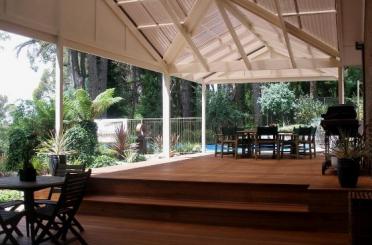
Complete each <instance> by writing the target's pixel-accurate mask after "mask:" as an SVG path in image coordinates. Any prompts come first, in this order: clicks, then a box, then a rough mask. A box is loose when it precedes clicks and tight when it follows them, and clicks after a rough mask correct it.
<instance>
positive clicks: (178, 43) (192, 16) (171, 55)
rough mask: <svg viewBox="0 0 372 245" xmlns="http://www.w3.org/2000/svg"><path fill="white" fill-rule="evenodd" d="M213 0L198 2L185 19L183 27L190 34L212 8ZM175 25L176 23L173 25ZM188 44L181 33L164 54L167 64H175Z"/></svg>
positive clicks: (199, 0) (200, 0) (198, 0)
mask: <svg viewBox="0 0 372 245" xmlns="http://www.w3.org/2000/svg"><path fill="white" fill-rule="evenodd" d="M210 2H211V0H197V2H196V3H195V4H194V5H193V7H192V9H191V10H190V13H189V15H188V16H187V17H186V19H185V23H184V24H183V26H184V27H185V28H187V30H188V32H189V33H193V32H194V31H195V29H196V27H197V26H198V24H199V23H200V21H201V20H202V19H203V17H204V15H205V13H206V11H207V9H208V8H209V7H210ZM173 24H174V23H173ZM185 46H186V42H185V40H184V38H183V36H182V34H181V33H177V35H176V37H175V38H174V39H173V41H172V43H171V44H170V46H169V47H168V49H167V50H166V51H165V53H164V60H165V61H166V62H167V63H173V62H174V60H175V59H176V58H177V57H178V55H179V53H180V52H181V51H182V50H183V49H184V48H185Z"/></svg>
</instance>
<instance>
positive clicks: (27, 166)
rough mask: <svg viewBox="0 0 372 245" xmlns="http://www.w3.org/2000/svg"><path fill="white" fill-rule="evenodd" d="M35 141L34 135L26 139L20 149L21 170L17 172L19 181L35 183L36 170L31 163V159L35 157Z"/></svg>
mask: <svg viewBox="0 0 372 245" xmlns="http://www.w3.org/2000/svg"><path fill="white" fill-rule="evenodd" d="M36 145H37V139H36V135H35V134H31V135H29V136H27V137H26V139H25V142H24V144H23V146H21V147H22V155H23V156H22V158H23V168H22V169H20V170H19V171H18V174H19V179H20V180H21V181H35V180H36V169H35V168H34V166H33V165H32V163H31V158H32V156H33V155H35V146H36Z"/></svg>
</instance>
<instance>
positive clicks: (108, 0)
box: [105, 0, 168, 72]
mask: <svg viewBox="0 0 372 245" xmlns="http://www.w3.org/2000/svg"><path fill="white" fill-rule="evenodd" d="M105 3H106V4H107V6H109V7H110V9H111V11H112V12H113V13H114V14H115V15H116V16H117V17H118V18H119V19H120V21H122V22H123V23H124V24H125V25H126V26H127V27H128V28H129V30H130V31H131V32H132V33H133V35H134V36H135V37H136V38H137V40H138V41H139V42H140V43H141V44H142V45H143V46H144V47H145V48H146V50H147V51H148V52H149V53H150V54H151V56H152V57H154V59H155V60H156V61H157V62H159V63H160V66H161V67H162V68H163V70H164V72H168V67H167V64H166V63H165V62H164V61H163V59H162V57H161V56H160V54H159V53H158V51H157V50H156V49H155V48H154V47H153V46H152V45H151V43H149V42H148V41H147V39H146V38H145V37H144V36H143V34H142V33H141V32H140V31H139V30H138V29H137V27H136V26H135V24H134V23H133V22H132V21H131V20H130V19H129V18H128V16H127V15H126V13H125V12H124V11H123V10H122V9H121V8H120V7H119V6H118V5H116V4H115V2H114V1H112V0H105Z"/></svg>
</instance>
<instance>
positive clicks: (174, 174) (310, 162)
mask: <svg viewBox="0 0 372 245" xmlns="http://www.w3.org/2000/svg"><path fill="white" fill-rule="evenodd" d="M323 161H324V157H323V156H318V157H317V158H315V159H314V158H313V159H309V158H308V157H306V158H305V157H302V158H301V159H287V158H283V159H267V158H265V159H257V160H256V159H252V158H243V159H235V158H234V157H233V156H225V157H224V158H220V157H219V156H217V157H214V156H213V155H207V156H203V157H196V158H192V159H187V160H182V161H177V162H171V163H164V164H158V165H154V166H148V167H142V168H136V169H130V170H123V171H114V172H111V173H102V174H100V173H99V172H97V173H96V174H95V175H94V177H95V178H113V179H143V180H146V179H147V180H178V181H205V182H225V183H253V184H257V183H260V184H261V183H262V184H306V185H309V186H310V187H314V188H329V189H337V188H339V184H338V180H337V176H336V175H335V173H334V171H332V169H329V170H327V172H326V175H323V176H322V174H321V166H322V162H323ZM358 187H359V188H368V189H371V188H372V178H371V177H369V176H368V177H365V176H361V177H360V179H359V183H358Z"/></svg>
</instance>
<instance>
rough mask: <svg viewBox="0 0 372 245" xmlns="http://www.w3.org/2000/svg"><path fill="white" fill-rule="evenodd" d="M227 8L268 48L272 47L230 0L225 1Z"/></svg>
mask: <svg viewBox="0 0 372 245" xmlns="http://www.w3.org/2000/svg"><path fill="white" fill-rule="evenodd" d="M225 3H226V4H225V8H226V9H227V11H229V12H230V13H231V14H232V15H233V16H234V17H235V18H237V19H238V20H239V21H240V23H242V25H243V26H245V28H247V29H248V30H249V31H250V32H251V33H252V34H253V35H254V36H255V37H256V38H257V39H258V40H260V41H261V42H262V43H263V44H264V45H265V46H266V47H267V48H269V49H272V47H271V46H270V45H269V44H268V42H267V41H266V40H265V39H264V38H263V37H262V35H260V34H259V33H258V32H257V31H256V29H255V28H254V26H253V24H252V23H251V22H250V21H249V20H248V19H247V18H246V16H245V15H244V14H243V13H242V12H241V11H240V10H239V9H238V8H237V7H235V6H234V5H232V4H231V3H230V2H225Z"/></svg>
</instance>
